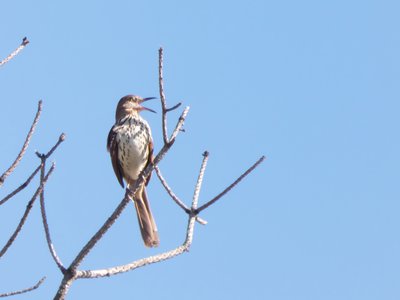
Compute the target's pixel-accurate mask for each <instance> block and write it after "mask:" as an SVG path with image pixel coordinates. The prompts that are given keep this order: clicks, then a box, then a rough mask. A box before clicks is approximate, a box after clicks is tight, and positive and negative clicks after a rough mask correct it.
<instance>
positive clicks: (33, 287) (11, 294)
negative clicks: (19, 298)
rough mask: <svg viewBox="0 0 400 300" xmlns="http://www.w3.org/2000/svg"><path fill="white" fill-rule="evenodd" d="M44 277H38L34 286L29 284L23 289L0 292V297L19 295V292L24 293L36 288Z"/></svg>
mask: <svg viewBox="0 0 400 300" xmlns="http://www.w3.org/2000/svg"><path fill="white" fill-rule="evenodd" d="M45 279H46V277H42V279H40V280H39V281H38V282H37V283H36V284H35V285H34V286H31V287H29V288H26V289H23V290H19V291H14V292H8V293H4V294H0V298H3V297H9V296H15V295H20V294H24V293H27V292H30V291H33V290H36V289H37V288H38V287H39V286H40V285H41V284H42V283H43V282H44V281H45Z"/></svg>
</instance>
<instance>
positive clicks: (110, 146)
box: [107, 126, 124, 187]
mask: <svg viewBox="0 0 400 300" xmlns="http://www.w3.org/2000/svg"><path fill="white" fill-rule="evenodd" d="M115 135H116V133H115V131H114V126H113V127H112V128H111V130H110V132H109V133H108V138H107V150H108V152H110V156H111V163H112V166H113V169H114V173H115V176H116V177H117V179H118V182H119V184H120V185H121V186H122V187H124V181H123V173H122V167H121V164H120V162H119V159H118V142H117V140H116V138H115Z"/></svg>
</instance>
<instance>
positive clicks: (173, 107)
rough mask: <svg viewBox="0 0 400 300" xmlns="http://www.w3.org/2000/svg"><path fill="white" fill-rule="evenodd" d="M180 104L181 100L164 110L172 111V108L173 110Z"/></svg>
mask: <svg viewBox="0 0 400 300" xmlns="http://www.w3.org/2000/svg"><path fill="white" fill-rule="evenodd" d="M181 105H182V102H178V103H177V104H175V105H174V106H172V107H170V108H167V109H166V110H165V112H170V111H173V110H175V109H177V108H178V107H179V106H181Z"/></svg>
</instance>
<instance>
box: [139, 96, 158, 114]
mask: <svg viewBox="0 0 400 300" xmlns="http://www.w3.org/2000/svg"><path fill="white" fill-rule="evenodd" d="M152 99H156V97H147V98H143V99H142V101H140V104H142V103H143V102H146V101H149V100H152ZM142 110H148V111H151V112H153V113H156V111H154V110H152V109H150V108H147V107H144V106H142Z"/></svg>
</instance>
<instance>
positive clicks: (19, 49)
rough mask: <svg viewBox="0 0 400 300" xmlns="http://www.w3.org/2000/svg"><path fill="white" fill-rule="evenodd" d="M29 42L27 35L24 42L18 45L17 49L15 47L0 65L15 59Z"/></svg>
mask: <svg viewBox="0 0 400 300" xmlns="http://www.w3.org/2000/svg"><path fill="white" fill-rule="evenodd" d="M28 44H29V41H28V39H27V38H26V37H24V38H23V39H22V43H21V44H20V45H19V46H18V48H17V49H15V50H14V51H13V52H12V53H11V54H10V55H8V56H7V57H6V58H5V59H3V60H2V61H0V67H1V66H2V65H4V64H5V63H8V62H9V61H10V60H11V59H13V58H14V57H15V56H17V54H18V53H19V52H21V51H22V49H24V48H25V47H26V45H28Z"/></svg>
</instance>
